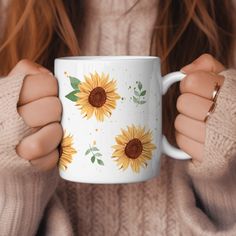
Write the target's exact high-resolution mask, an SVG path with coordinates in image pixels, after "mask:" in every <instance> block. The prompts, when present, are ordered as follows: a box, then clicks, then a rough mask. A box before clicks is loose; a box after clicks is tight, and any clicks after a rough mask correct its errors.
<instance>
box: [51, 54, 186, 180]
mask: <svg viewBox="0 0 236 236" xmlns="http://www.w3.org/2000/svg"><path fill="white" fill-rule="evenodd" d="M55 76H56V78H57V79H58V84H59V98H60V100H61V103H62V106H63V115H62V121H61V123H62V127H63V130H64V137H63V140H62V143H61V152H60V153H61V154H60V159H59V164H58V165H59V173H60V176H61V177H62V178H63V179H66V180H70V181H74V182H82V183H101V184H108V183H132V182H140V181H145V180H148V179H150V178H152V177H155V176H157V175H158V174H159V172H160V157H161V154H162V153H163V154H166V155H168V156H170V157H173V158H176V159H182V160H183V159H189V158H190V157H189V155H188V154H186V153H185V152H183V151H181V150H179V149H177V148H175V147H173V146H171V145H170V144H169V143H168V141H167V140H166V138H165V136H163V135H162V95H163V94H165V92H166V91H167V89H168V88H169V86H171V85H172V84H173V83H175V82H178V81H180V80H181V79H182V78H183V77H184V76H185V75H184V74H183V73H181V72H173V73H170V74H168V75H166V76H164V77H162V76H161V71H160V59H159V58H158V57H152V56H81V57H64V58H57V59H56V60H55Z"/></svg>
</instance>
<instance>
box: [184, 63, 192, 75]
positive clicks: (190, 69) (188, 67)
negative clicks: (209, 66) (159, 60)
mask: <svg viewBox="0 0 236 236" xmlns="http://www.w3.org/2000/svg"><path fill="white" fill-rule="evenodd" d="M194 67H195V65H194V63H191V64H188V65H187V66H184V67H182V68H181V69H180V71H181V72H183V73H185V74H186V73H189V72H190V71H192V70H193V69H194Z"/></svg>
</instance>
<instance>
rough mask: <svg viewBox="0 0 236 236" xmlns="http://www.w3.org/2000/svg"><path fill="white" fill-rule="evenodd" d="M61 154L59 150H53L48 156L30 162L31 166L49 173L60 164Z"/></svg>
mask: <svg viewBox="0 0 236 236" xmlns="http://www.w3.org/2000/svg"><path fill="white" fill-rule="evenodd" d="M58 159H59V152H58V150H57V149H55V150H53V151H52V152H51V153H49V154H48V155H46V156H43V157H41V158H38V159H35V160H32V161H30V162H31V164H32V165H33V166H34V167H36V168H37V169H39V170H41V171H48V170H51V169H53V168H54V167H55V166H56V165H57V162H58Z"/></svg>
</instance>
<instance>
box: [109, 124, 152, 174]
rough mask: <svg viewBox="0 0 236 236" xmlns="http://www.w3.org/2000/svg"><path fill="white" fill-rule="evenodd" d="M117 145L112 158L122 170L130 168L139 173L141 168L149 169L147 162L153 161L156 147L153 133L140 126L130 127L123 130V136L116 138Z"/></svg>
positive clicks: (114, 146)
mask: <svg viewBox="0 0 236 236" xmlns="http://www.w3.org/2000/svg"><path fill="white" fill-rule="evenodd" d="M115 140H116V145H113V146H112V148H113V149H114V151H113V153H112V158H114V160H115V161H116V162H117V165H118V166H119V168H120V169H123V170H126V169H127V168H128V167H129V166H130V167H131V169H132V170H133V172H136V173H138V172H139V171H140V167H147V161H148V160H151V159H152V152H153V150H154V149H156V146H155V145H154V144H153V143H152V132H151V131H150V130H148V131H145V128H144V127H143V128H142V127H140V126H134V125H132V126H128V127H127V129H126V130H125V129H121V134H119V135H117V136H116V137H115Z"/></svg>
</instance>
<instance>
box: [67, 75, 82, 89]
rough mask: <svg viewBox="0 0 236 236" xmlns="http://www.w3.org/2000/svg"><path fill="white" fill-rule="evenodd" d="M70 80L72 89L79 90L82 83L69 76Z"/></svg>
mask: <svg viewBox="0 0 236 236" xmlns="http://www.w3.org/2000/svg"><path fill="white" fill-rule="evenodd" d="M69 78H70V84H71V87H72V88H73V89H76V90H77V89H78V88H79V86H78V85H79V84H80V82H81V81H80V80H79V79H77V78H75V77H73V76H69Z"/></svg>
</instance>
